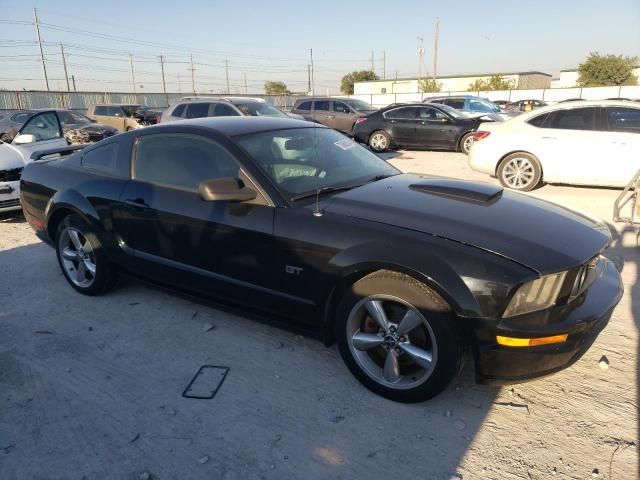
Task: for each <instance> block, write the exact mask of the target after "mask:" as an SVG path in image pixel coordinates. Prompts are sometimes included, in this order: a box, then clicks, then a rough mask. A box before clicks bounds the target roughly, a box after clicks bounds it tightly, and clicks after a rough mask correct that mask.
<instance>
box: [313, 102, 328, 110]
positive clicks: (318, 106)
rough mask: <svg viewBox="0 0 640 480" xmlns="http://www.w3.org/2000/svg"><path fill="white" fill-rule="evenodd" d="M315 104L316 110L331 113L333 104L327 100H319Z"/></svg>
mask: <svg viewBox="0 0 640 480" xmlns="http://www.w3.org/2000/svg"><path fill="white" fill-rule="evenodd" d="M313 103H314V108H315V109H316V110H322V111H325V112H328V111H329V107H330V105H331V102H329V101H326V100H318V101H316V102H313Z"/></svg>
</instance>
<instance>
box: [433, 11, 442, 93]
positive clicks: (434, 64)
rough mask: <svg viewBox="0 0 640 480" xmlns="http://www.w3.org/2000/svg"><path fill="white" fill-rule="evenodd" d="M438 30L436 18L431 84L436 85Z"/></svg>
mask: <svg viewBox="0 0 640 480" xmlns="http://www.w3.org/2000/svg"><path fill="white" fill-rule="evenodd" d="M439 28H440V19H439V18H438V17H436V35H435V40H434V45H433V84H434V85H435V83H436V69H437V67H438V29H439Z"/></svg>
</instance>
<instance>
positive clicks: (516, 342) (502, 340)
mask: <svg viewBox="0 0 640 480" xmlns="http://www.w3.org/2000/svg"><path fill="white" fill-rule="evenodd" d="M568 336H569V335H568V334H566V333H563V334H562V335H553V336H551V337H538V338H514V337H502V336H500V335H497V336H496V341H497V342H498V345H504V346H505V347H536V346H538V345H549V344H552V343H563V342H566V341H567V337H568Z"/></svg>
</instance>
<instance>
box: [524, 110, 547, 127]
mask: <svg viewBox="0 0 640 480" xmlns="http://www.w3.org/2000/svg"><path fill="white" fill-rule="evenodd" d="M547 118H549V114H548V113H543V114H542V115H537V116H535V117H533V118H532V119H530V120H528V121H527V123H528V124H529V125H533V126H534V127H542V125H544V122H545V121H546V120H547Z"/></svg>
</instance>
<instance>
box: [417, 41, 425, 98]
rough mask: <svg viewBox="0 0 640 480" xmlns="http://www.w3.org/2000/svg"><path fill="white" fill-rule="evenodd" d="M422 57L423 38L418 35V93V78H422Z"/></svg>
mask: <svg viewBox="0 0 640 480" xmlns="http://www.w3.org/2000/svg"><path fill="white" fill-rule="evenodd" d="M422 57H424V46H423V38H422V37H418V93H420V79H421V78H422Z"/></svg>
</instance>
